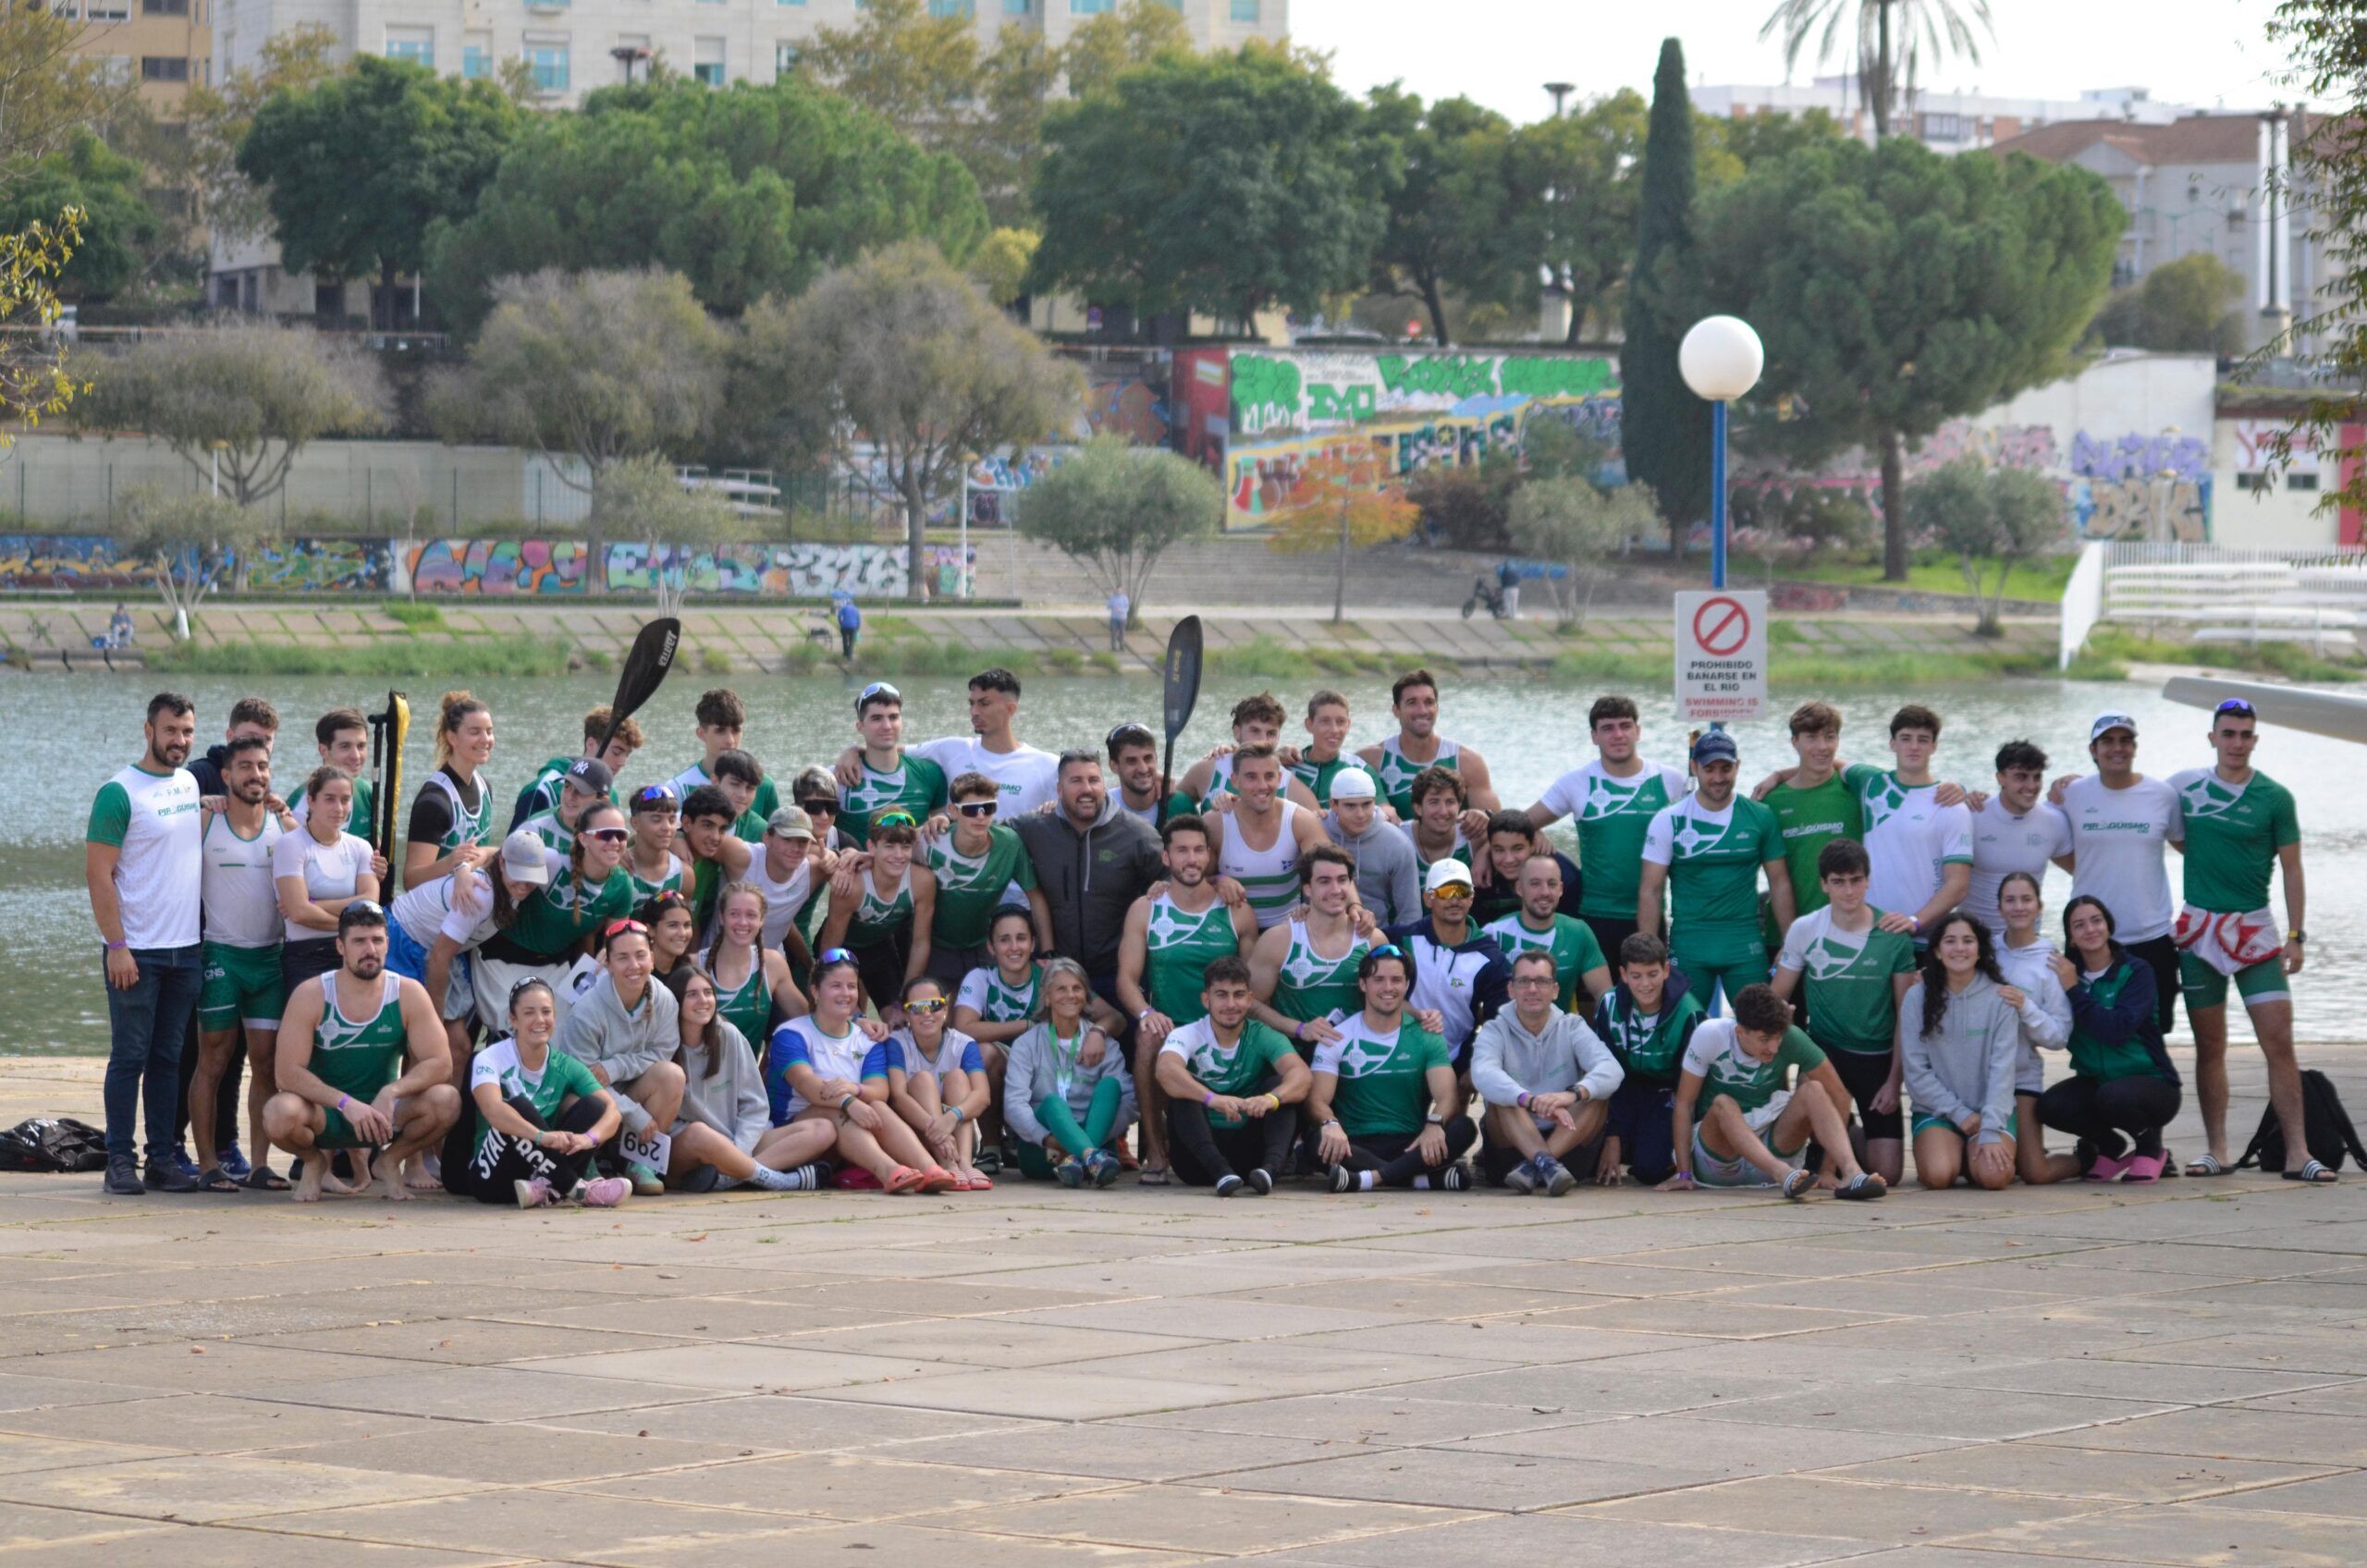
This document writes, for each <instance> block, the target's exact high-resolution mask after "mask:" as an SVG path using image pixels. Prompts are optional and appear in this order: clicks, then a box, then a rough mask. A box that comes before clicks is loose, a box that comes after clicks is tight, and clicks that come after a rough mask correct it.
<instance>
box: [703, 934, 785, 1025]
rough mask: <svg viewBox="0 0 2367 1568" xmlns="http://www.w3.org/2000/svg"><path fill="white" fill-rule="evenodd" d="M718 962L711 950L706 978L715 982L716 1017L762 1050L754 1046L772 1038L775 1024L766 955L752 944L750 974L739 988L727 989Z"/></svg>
mask: <svg viewBox="0 0 2367 1568" xmlns="http://www.w3.org/2000/svg"><path fill="white" fill-rule="evenodd" d="M715 960H716V955H715V953H714V951H713V950H712V949H710V950H709V951H708V953H707V962H706V974H707V978H708V979H710V980H712V981H714V982H715V1012H716V1016H717V1017H718V1018H720V1019H722V1020H723V1021H724V1022H725V1023H729V1024H730V1025H731V1026H732V1027H733V1028H735V1029H737V1030H739V1031H740V1033H741V1035H742V1037H743V1038H745V1039H747V1040H748V1041H750V1042H751V1048H753V1049H759V1050H760V1049H762V1047H757V1046H754V1042H755V1041H759V1040H763V1039H766V1038H767V1037H768V1036H769V1035H771V1034H772V1022H773V988H772V985H771V983H770V982H769V981H767V979H766V978H765V955H764V954H763V953H762V952H761V951H759V950H758V949H757V948H756V946H755V944H754V943H753V942H752V943H750V944H749V947H748V973H747V974H744V975H742V976H741V979H740V984H738V985H737V986H725V985H724V983H723V976H722V974H720V973H718V970H719V966H718V965H717V963H716V962H715Z"/></svg>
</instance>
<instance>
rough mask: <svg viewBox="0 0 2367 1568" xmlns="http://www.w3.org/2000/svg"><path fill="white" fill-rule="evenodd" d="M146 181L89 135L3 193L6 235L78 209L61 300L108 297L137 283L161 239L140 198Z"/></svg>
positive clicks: (1, 220) (0, 219) (0, 203)
mask: <svg viewBox="0 0 2367 1568" xmlns="http://www.w3.org/2000/svg"><path fill="white" fill-rule="evenodd" d="M145 182H146V176H145V175H144V174H143V172H142V171H141V167H140V165H138V164H136V163H133V162H132V161H131V160H130V159H129V158H127V157H125V156H123V155H122V154H121V153H117V152H115V151H114V150H112V149H111V148H109V147H108V146H107V144H106V143H105V142H104V141H100V140H99V139H98V138H97V137H96V136H94V135H92V134H91V133H90V132H89V131H84V132H83V133H82V134H81V136H80V137H79V138H78V139H76V141H74V142H73V144H72V145H70V146H69V147H67V149H66V150H65V151H63V152H58V153H51V154H50V155H49V156H48V157H46V158H43V159H42V160H41V162H39V163H37V164H35V165H32V167H31V168H30V169H28V170H27V171H26V172H25V176H24V178H22V179H20V180H18V181H17V182H16V183H15V184H13V185H11V186H9V187H8V188H7V191H6V195H5V196H0V230H5V231H6V232H8V233H12V234H13V233H15V232H17V231H18V230H20V229H23V228H25V227H28V226H30V225H31V224H34V223H39V222H42V221H44V220H54V219H55V218H56V216H57V214H60V213H62V212H64V211H65V210H66V209H67V208H68V207H72V208H76V209H79V210H80V212H81V214H82V223H81V238H80V243H79V244H77V245H76V246H75V248H74V258H73V260H72V261H70V262H68V263H67V264H66V270H65V271H64V273H62V274H61V275H60V276H59V277H58V280H57V292H58V297H59V298H60V299H66V300H92V299H99V300H104V299H105V298H107V297H108V296H109V295H112V294H117V293H120V292H121V291H122V290H124V289H125V288H129V287H130V286H131V285H132V284H133V283H134V282H135V281H137V280H138V278H139V276H140V273H141V266H142V265H143V263H144V261H145V258H146V255H147V251H148V248H149V246H150V245H152V244H153V242H154V240H155V238H156V230H157V220H156V213H155V209H153V207H151V206H149V205H148V200H147V198H146V197H145V196H144V195H143V194H142V193H141V187H142V185H143V184H144V183H145Z"/></svg>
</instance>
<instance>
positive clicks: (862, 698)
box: [854, 680, 904, 713]
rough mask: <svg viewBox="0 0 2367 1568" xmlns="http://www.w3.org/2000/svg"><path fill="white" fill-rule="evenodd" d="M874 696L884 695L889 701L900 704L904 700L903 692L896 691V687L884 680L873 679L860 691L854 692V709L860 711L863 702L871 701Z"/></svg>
mask: <svg viewBox="0 0 2367 1568" xmlns="http://www.w3.org/2000/svg"><path fill="white" fill-rule="evenodd" d="M874 697H885V698H887V699H888V700H889V702H891V703H897V704H901V703H902V702H903V700H904V693H902V692H899V691H897V690H896V688H894V687H893V686H890V685H889V684H888V682H886V681H885V680H875V681H873V682H872V683H871V684H870V685H868V686H865V688H864V689H863V690H862V691H860V692H856V693H855V696H854V711H855V712H857V713H861V712H862V711H863V705H864V704H865V703H867V702H869V701H871V700H872V699H873V698H874Z"/></svg>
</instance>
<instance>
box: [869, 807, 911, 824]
mask: <svg viewBox="0 0 2367 1568" xmlns="http://www.w3.org/2000/svg"><path fill="white" fill-rule="evenodd" d="M920 825H921V824H920V818H918V817H916V816H914V815H913V814H912V813H911V812H908V811H906V810H904V809H903V808H902V807H901V806H898V807H895V808H892V809H890V810H888V811H883V812H881V813H880V814H879V815H877V816H875V817H873V818H872V819H871V826H872V827H875V828H877V827H919V826H920Z"/></svg>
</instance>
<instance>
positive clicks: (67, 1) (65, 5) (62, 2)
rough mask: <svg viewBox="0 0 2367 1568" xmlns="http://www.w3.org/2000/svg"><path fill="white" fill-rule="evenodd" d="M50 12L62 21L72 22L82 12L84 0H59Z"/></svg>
mask: <svg viewBox="0 0 2367 1568" xmlns="http://www.w3.org/2000/svg"><path fill="white" fill-rule="evenodd" d="M49 14H50V15H51V16H53V17H55V18H58V19H59V20H61V21H69V22H70V21H72V20H73V19H74V18H77V17H79V16H80V15H81V14H82V0H57V4H56V5H55V6H51V7H50V8H49Z"/></svg>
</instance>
